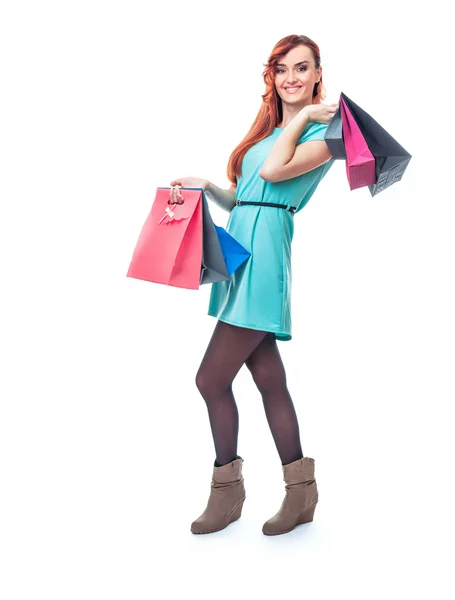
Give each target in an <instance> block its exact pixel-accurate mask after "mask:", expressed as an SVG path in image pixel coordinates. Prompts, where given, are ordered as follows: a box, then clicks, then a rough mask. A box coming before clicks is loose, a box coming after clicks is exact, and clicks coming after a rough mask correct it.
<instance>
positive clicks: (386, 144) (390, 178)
mask: <svg viewBox="0 0 455 600" xmlns="http://www.w3.org/2000/svg"><path fill="white" fill-rule="evenodd" d="M341 98H343V99H344V101H345V102H346V104H347V105H348V107H349V110H350V111H351V114H352V115H353V117H354V119H355V121H356V123H357V124H358V126H359V128H360V130H361V132H362V135H363V136H364V138H365V141H366V142H367V144H368V148H369V149H370V151H371V153H372V155H373V156H374V158H375V164H376V183H375V184H373V185H369V186H368V188H369V190H370V193H371V195H372V196H375V195H376V194H379V192H382V191H383V190H385V189H386V188H388V187H390V186H391V185H392V184H394V183H396V182H397V181H400V179H401V178H402V177H403V173H404V172H405V170H406V167H407V166H408V164H409V161H410V160H411V158H412V156H411V155H410V154H409V152H407V151H406V150H405V149H404V148H403V146H401V145H400V144H399V143H398V142H397V141H396V140H395V139H394V138H393V137H392V136H391V135H390V133H388V132H387V131H386V130H385V129H384V128H383V127H381V125H379V123H378V122H377V121H375V120H374V119H373V117H371V116H370V115H369V114H368V113H367V112H365V111H364V110H363V109H362V108H360V106H358V105H357V104H356V103H355V102H353V101H352V100H351V99H350V98H348V97H347V96H346V94H343V92H341Z"/></svg>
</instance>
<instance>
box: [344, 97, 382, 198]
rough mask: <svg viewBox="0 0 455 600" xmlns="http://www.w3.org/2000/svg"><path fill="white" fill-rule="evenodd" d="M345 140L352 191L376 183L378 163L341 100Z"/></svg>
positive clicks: (348, 174)
mask: <svg viewBox="0 0 455 600" xmlns="http://www.w3.org/2000/svg"><path fill="white" fill-rule="evenodd" d="M340 108H341V119H342V123H343V138H344V145H345V148H346V174H347V176H348V181H349V187H350V188H351V190H355V189H357V188H361V187H364V186H367V185H373V184H375V183H376V163H375V158H374V156H373V154H372V153H371V151H370V149H369V148H368V144H367V143H366V141H365V138H364V137H363V135H362V132H361V131H360V127H359V126H358V125H357V123H356V120H355V119H354V117H353V116H352V114H351V112H350V110H349V108H348V105H347V104H346V102H345V101H344V99H343V98H342V97H341V98H340Z"/></svg>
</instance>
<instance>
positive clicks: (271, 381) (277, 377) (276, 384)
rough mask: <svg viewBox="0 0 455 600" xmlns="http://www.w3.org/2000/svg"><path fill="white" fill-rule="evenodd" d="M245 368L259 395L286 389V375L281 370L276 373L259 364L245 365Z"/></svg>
mask: <svg viewBox="0 0 455 600" xmlns="http://www.w3.org/2000/svg"><path fill="white" fill-rule="evenodd" d="M247 367H248V369H249V370H250V372H251V375H252V376H253V381H254V383H255V384H256V387H257V388H258V390H259V392H260V393H261V394H267V393H271V392H274V391H275V390H279V389H283V388H286V373H285V372H284V370H283V369H280V370H279V371H278V372H277V371H273V370H271V369H270V368H268V367H267V366H266V365H264V364H261V363H257V364H248V363H247Z"/></svg>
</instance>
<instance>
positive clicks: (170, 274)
mask: <svg viewBox="0 0 455 600" xmlns="http://www.w3.org/2000/svg"><path fill="white" fill-rule="evenodd" d="M181 189H182V191H183V190H185V195H184V202H183V203H182V204H169V203H168V201H169V190H170V188H165V187H159V188H157V191H156V196H155V200H154V202H153V205H152V209H151V211H150V213H149V215H148V217H147V219H146V221H145V223H144V225H143V227H142V230H141V233H140V235H139V239H138V241H137V244H136V247H135V249H134V252H133V257H132V259H131V263H130V266H129V269H128V273H127V277H133V278H135V279H143V280H145V281H152V282H154V283H162V284H165V285H172V286H175V287H181V288H188V289H193V290H197V289H199V286H200V285H201V284H204V283H213V282H215V281H224V280H226V279H229V278H230V276H231V275H232V273H233V272H234V271H235V270H236V269H237V268H238V267H239V266H240V265H241V264H243V263H244V262H245V261H246V260H247V258H249V257H250V256H251V253H250V252H248V251H247V250H246V249H245V248H244V247H243V246H242V245H241V244H239V243H238V242H237V241H236V240H235V239H234V238H233V237H232V236H231V235H230V234H229V233H228V232H227V231H226V230H225V229H223V228H222V227H217V226H216V225H215V224H214V223H213V221H212V217H211V215H210V211H209V208H208V204H207V200H206V198H205V195H204V190H203V189H202V188H181Z"/></svg>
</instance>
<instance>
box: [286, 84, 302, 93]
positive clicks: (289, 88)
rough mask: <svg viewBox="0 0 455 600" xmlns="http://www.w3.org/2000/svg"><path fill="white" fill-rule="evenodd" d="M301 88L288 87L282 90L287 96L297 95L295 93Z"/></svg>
mask: <svg viewBox="0 0 455 600" xmlns="http://www.w3.org/2000/svg"><path fill="white" fill-rule="evenodd" d="M301 87H302V86H301V85H299V86H297V87H288V88H284V90H285V91H286V92H287V93H288V94H296V93H297V92H298V91H299V90H300V88H301Z"/></svg>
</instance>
